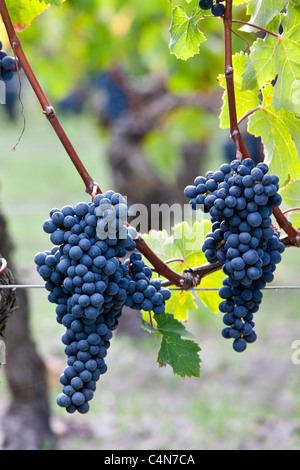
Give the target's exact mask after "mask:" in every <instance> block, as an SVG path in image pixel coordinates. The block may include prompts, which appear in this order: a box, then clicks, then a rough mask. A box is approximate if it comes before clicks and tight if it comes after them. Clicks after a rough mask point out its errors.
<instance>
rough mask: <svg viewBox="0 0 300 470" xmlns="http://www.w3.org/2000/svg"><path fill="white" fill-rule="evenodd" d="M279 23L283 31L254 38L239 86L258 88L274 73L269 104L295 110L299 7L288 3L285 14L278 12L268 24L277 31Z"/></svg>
mask: <svg viewBox="0 0 300 470" xmlns="http://www.w3.org/2000/svg"><path fill="white" fill-rule="evenodd" d="M280 24H282V27H283V30H284V33H283V34H282V35H281V36H278V37H274V36H272V35H269V34H267V35H266V37H265V39H258V40H257V41H256V42H255V43H254V45H253V47H252V50H251V54H250V61H249V63H248V64H247V66H246V69H245V73H244V77H243V89H244V90H246V89H248V90H252V89H254V88H255V87H256V85H258V87H259V88H261V87H262V86H264V85H265V84H266V83H268V82H270V81H272V80H274V79H275V78H276V77H277V83H276V85H275V93H274V100H273V106H274V108H275V109H276V110H280V109H283V108H284V109H286V110H287V111H289V112H290V113H292V112H296V113H297V112H299V107H300V106H299V92H300V10H299V9H298V8H293V7H291V5H289V7H288V9H287V13H286V15H283V14H279V15H277V16H276V18H274V20H272V22H271V23H270V24H269V25H268V29H269V30H270V31H273V32H276V33H278V28H279V25H280Z"/></svg>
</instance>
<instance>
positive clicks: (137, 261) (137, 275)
mask: <svg viewBox="0 0 300 470" xmlns="http://www.w3.org/2000/svg"><path fill="white" fill-rule="evenodd" d="M125 266H127V267H128V269H129V274H128V276H127V279H128V281H129V283H128V288H127V291H128V296H127V299H126V301H125V305H126V306H127V307H130V308H132V309H133V310H144V311H145V312H151V311H153V312H154V313H155V314H156V315H161V314H162V313H164V312H165V302H166V301H167V300H169V299H170V297H171V292H170V290H169V289H166V288H164V287H163V286H162V283H161V280H160V279H153V280H151V278H152V269H151V268H149V267H148V266H146V265H145V263H144V261H143V260H142V256H141V254H140V253H132V254H131V256H130V258H129V259H128V260H126V261H125Z"/></svg>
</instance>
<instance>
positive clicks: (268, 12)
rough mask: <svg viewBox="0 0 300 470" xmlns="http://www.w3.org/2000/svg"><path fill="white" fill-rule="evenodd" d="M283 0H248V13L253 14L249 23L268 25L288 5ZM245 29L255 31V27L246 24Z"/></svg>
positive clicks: (261, 25)
mask: <svg viewBox="0 0 300 470" xmlns="http://www.w3.org/2000/svg"><path fill="white" fill-rule="evenodd" d="M286 3H287V2H286V1H283V0H248V7H247V14H248V15H251V18H250V20H249V23H251V24H255V25H256V26H260V27H262V28H263V27H266V25H267V24H269V23H270V22H271V21H272V20H273V18H274V17H275V16H276V15H278V13H280V12H281V11H282V9H283V8H284V6H285V5H286ZM241 29H242V30H243V31H248V32H253V31H254V28H251V27H250V26H248V25H246V26H243V28H241Z"/></svg>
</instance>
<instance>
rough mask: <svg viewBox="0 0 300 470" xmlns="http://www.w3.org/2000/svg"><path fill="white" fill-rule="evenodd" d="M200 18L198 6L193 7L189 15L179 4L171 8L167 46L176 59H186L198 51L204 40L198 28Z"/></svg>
mask: <svg viewBox="0 0 300 470" xmlns="http://www.w3.org/2000/svg"><path fill="white" fill-rule="evenodd" d="M202 18H203V15H202V10H201V9H200V8H198V7H196V8H194V10H193V13H192V16H190V17H189V16H188V15H187V14H186V11H185V10H184V8H182V7H181V6H177V7H175V8H174V9H173V11H172V23H171V27H170V35H171V36H170V42H169V48H170V52H171V54H175V56H176V57H177V59H181V60H188V59H189V58H190V57H193V56H194V55H195V54H198V53H199V47H200V44H201V43H202V42H204V41H206V38H205V36H204V34H203V33H202V32H201V31H200V30H199V28H198V21H199V20H201V19H202Z"/></svg>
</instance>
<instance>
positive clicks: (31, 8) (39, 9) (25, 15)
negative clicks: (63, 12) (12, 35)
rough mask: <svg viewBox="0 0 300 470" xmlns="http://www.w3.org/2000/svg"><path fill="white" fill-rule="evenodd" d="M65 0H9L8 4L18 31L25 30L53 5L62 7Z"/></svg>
mask: <svg viewBox="0 0 300 470" xmlns="http://www.w3.org/2000/svg"><path fill="white" fill-rule="evenodd" d="M63 2H64V0H47V1H43V0H30V1H28V0H7V1H6V5H7V9H8V11H9V14H10V17H11V20H12V22H13V25H14V27H15V29H16V31H19V32H20V31H23V30H24V29H26V28H27V27H28V26H29V25H30V24H31V23H32V21H33V20H34V19H35V18H36V17H37V16H39V15H40V14H41V13H43V11H45V10H46V9H47V8H49V7H50V6H51V5H55V6H57V7H61V6H62V4H63Z"/></svg>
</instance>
